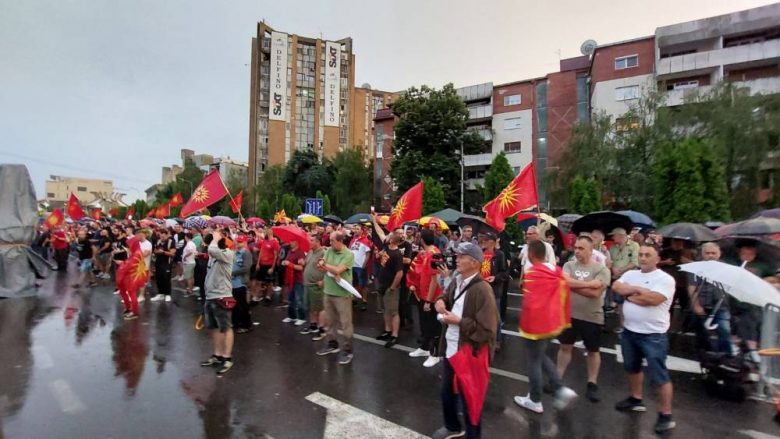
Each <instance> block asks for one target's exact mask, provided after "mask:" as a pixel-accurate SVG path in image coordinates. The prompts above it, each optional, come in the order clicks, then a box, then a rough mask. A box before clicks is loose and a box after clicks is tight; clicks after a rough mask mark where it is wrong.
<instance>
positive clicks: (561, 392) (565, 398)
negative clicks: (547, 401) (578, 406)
mask: <svg viewBox="0 0 780 439" xmlns="http://www.w3.org/2000/svg"><path fill="white" fill-rule="evenodd" d="M575 399H577V392H575V391H574V390H572V389H570V388H568V387H561V388H560V389H558V391H557V392H555V400H554V401H553V407H555V408H556V409H558V410H563V409H565V408H566V407H568V405H569V404H571V402H572V401H574V400H575Z"/></svg>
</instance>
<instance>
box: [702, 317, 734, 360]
mask: <svg viewBox="0 0 780 439" xmlns="http://www.w3.org/2000/svg"><path fill="white" fill-rule="evenodd" d="M705 311H706V312H707V313H706V314H705V315H703V316H696V342H697V345H698V347H699V349H703V350H705V351H712V350H713V349H712V342H710V331H709V330H708V329H707V328H705V327H704V323H705V322H706V320H707V318H708V317H709V316H710V313H711V312H712V310H705ZM712 323H715V324H717V325H718V327H717V328H715V333H716V334H717V335H718V352H723V353H724V354H729V355H731V353H732V349H731V313H730V312H729V310H728V309H724V308H719V309H718V311H717V312H715V316H714V318H713V319H712Z"/></svg>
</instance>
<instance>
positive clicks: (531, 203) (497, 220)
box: [482, 163, 539, 232]
mask: <svg viewBox="0 0 780 439" xmlns="http://www.w3.org/2000/svg"><path fill="white" fill-rule="evenodd" d="M538 204H539V195H538V194H537V192H536V173H535V172H534V164H533V163H530V164H529V165H528V166H526V167H525V168H523V170H522V171H520V173H519V174H518V175H517V177H515V179H514V180H512V182H511V183H509V186H507V187H505V188H504V190H502V191H501V193H500V194H498V196H497V197H496V198H495V199H493V201H491V202H489V203H487V204H486V205H485V206H484V207H483V208H482V211H483V212H485V222H486V223H488V224H489V225H491V226H492V227H494V228H495V229H496V230H497V231H499V232H500V231H502V230H504V226H505V225H506V224H505V221H506V219H507V218H509V217H510V216H512V215H516V214H518V213H519V212H520V211H523V210H526V209H529V208H532V207H536V206H537V205H538Z"/></svg>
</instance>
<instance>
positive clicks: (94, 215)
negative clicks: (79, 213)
mask: <svg viewBox="0 0 780 439" xmlns="http://www.w3.org/2000/svg"><path fill="white" fill-rule="evenodd" d="M89 216H91V217H92V219H93V220H95V221H100V218H101V217H102V216H103V211H102V210H100V209H92V212H90V214H89Z"/></svg>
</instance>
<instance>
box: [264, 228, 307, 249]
mask: <svg viewBox="0 0 780 439" xmlns="http://www.w3.org/2000/svg"><path fill="white" fill-rule="evenodd" d="M271 230H273V232H274V235H275V236H277V237H278V238H279V239H281V240H282V241H283V242H292V241H296V242H298V248H300V249H301V250H302V251H304V252H307V251H309V249H310V248H311V244H310V243H309V235H308V234H307V233H306V231H305V230H303V229H301V228H300V227H297V226H274V227H271Z"/></svg>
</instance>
